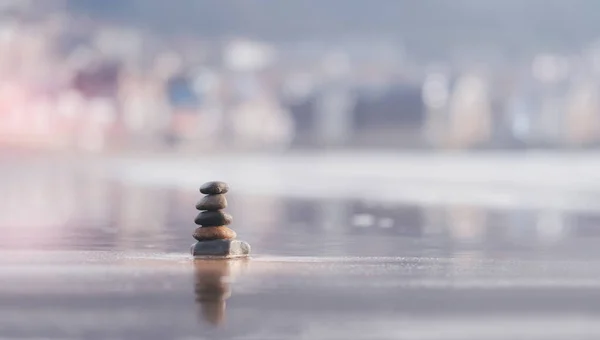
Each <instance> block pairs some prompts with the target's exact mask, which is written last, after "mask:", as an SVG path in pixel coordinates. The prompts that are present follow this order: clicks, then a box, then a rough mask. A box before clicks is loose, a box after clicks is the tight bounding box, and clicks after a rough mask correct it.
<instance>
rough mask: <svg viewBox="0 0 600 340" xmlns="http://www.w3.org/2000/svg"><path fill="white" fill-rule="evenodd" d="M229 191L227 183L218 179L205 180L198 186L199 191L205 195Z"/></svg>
mask: <svg viewBox="0 0 600 340" xmlns="http://www.w3.org/2000/svg"><path fill="white" fill-rule="evenodd" d="M228 191H229V184H227V183H225V182H220V181H214V182H206V183H204V184H202V186H201V187H200V192H201V193H203V194H205V195H217V194H226V193H227V192H228Z"/></svg>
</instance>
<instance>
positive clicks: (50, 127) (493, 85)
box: [0, 0, 600, 153]
mask: <svg viewBox="0 0 600 340" xmlns="http://www.w3.org/2000/svg"><path fill="white" fill-rule="evenodd" d="M599 10H600V3H598V2H597V1H595V0H571V1H557V0H548V1H546V0H527V1H517V0H509V1H491V0H490V1H478V0H454V1H435V0H422V1H398V0H375V1H369V2H367V1H360V0H331V1H327V2H321V1H316V0H303V1H285V2H272V1H260V0H246V1H241V0H223V1H208V0H206V1H203V0H180V1H178V2H177V3H176V4H171V3H169V4H167V3H166V2H164V1H161V0H106V1H95V0H2V1H1V2H0V145H2V146H4V147H9V148H27V149H32V150H67V151H82V152H115V151H124V150H130V151H156V152H158V151H161V152H162V151H164V152H192V153H194V152H200V151H201V152H217V151H219V152H223V151H269V152H281V151H284V150H294V149H322V148H378V149H382V148H385V149H391V150H394V149H401V148H402V149H419V150H440V149H464V150H468V149H481V148H488V149H489V148H495V149H498V148H499V149H528V148H553V149H573V148H595V147H596V146H597V145H598V144H599V143H598V141H599V140H600V102H599V100H600V96H599V95H598V94H599V90H600V87H599V79H600V40H599V39H600V22H599V21H598V20H597V15H596V13H598V11H599Z"/></svg>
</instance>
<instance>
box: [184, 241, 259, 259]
mask: <svg viewBox="0 0 600 340" xmlns="http://www.w3.org/2000/svg"><path fill="white" fill-rule="evenodd" d="M191 252H192V255H193V256H194V257H225V258H231V257H245V256H248V255H250V245H249V244H248V243H247V242H244V241H240V240H211V241H198V242H196V243H194V244H193V245H192V249H191Z"/></svg>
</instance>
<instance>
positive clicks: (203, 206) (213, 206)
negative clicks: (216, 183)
mask: <svg viewBox="0 0 600 340" xmlns="http://www.w3.org/2000/svg"><path fill="white" fill-rule="evenodd" d="M225 208H227V198H225V195H223V194H217V195H206V196H204V197H202V199H201V200H200V201H198V203H196V209H198V210H210V211H214V210H221V209H225Z"/></svg>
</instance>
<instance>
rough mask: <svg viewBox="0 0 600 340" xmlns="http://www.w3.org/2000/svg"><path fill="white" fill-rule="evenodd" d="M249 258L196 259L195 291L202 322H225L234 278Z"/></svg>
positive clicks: (216, 324) (211, 323)
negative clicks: (227, 302) (227, 301)
mask: <svg viewBox="0 0 600 340" xmlns="http://www.w3.org/2000/svg"><path fill="white" fill-rule="evenodd" d="M247 263H248V259H228V260H224V259H214V260H213V259H196V260H194V293H195V297H196V304H197V305H198V316H199V319H200V322H205V323H208V324H210V325H213V326H219V325H222V324H223V323H224V322H225V309H226V300H227V299H228V298H229V297H230V296H231V282H232V280H233V279H234V278H235V277H236V276H237V275H239V274H240V273H241V272H243V270H244V268H245V267H246V265H247Z"/></svg>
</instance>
